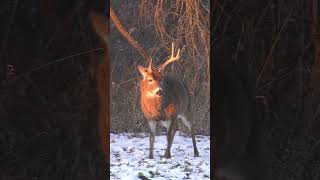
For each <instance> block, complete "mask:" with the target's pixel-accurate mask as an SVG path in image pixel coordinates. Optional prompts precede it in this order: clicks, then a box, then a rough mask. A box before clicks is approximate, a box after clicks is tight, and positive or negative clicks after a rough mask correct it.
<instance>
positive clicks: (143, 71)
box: [138, 66, 148, 77]
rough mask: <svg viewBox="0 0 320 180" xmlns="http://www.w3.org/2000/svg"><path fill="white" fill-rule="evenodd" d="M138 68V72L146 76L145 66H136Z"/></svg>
mask: <svg viewBox="0 0 320 180" xmlns="http://www.w3.org/2000/svg"><path fill="white" fill-rule="evenodd" d="M138 69H139V72H140V74H141V75H142V76H143V77H145V76H146V73H147V71H148V70H147V68H144V67H142V66H138Z"/></svg>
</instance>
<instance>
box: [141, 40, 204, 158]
mask: <svg viewBox="0 0 320 180" xmlns="http://www.w3.org/2000/svg"><path fill="white" fill-rule="evenodd" d="M179 58H180V49H179V50H178V52H177V54H176V55H175V56H174V44H173V43H172V53H171V57H170V58H169V59H168V60H166V61H165V62H164V63H163V64H161V65H160V66H159V67H157V68H154V67H153V66H152V59H150V62H149V66H148V67H142V66H140V65H139V66H138V69H139V72H140V74H141V75H142V80H141V81H140V93H141V101H140V102H141V108H142V111H143V113H144V116H145V118H146V119H147V121H148V124H149V127H150V149H149V158H150V159H152V158H153V148H154V140H155V132H156V126H157V124H158V123H160V124H161V125H162V126H164V127H165V128H166V129H167V148H166V151H165V154H164V157H165V158H171V153H170V149H171V146H172V143H173V139H174V136H175V133H176V131H177V120H181V121H182V123H183V124H184V125H186V126H187V127H188V129H189V131H190V133H191V138H192V143H193V150H194V156H195V157H197V156H199V152H198V149H197V145H196V139H195V135H194V132H193V124H192V120H193V117H192V109H191V102H190V96H189V92H188V90H187V88H186V86H185V85H184V84H183V83H182V82H180V81H179V80H177V79H175V78H173V77H170V76H165V75H164V73H163V72H164V69H165V67H166V66H167V65H168V64H170V63H172V62H174V61H177V60H179Z"/></svg>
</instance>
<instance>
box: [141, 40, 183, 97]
mask: <svg viewBox="0 0 320 180" xmlns="http://www.w3.org/2000/svg"><path fill="white" fill-rule="evenodd" d="M179 58H180V49H178V52H177V54H176V55H174V44H173V43H172V49H171V57H170V58H169V59H167V60H166V61H165V62H164V63H163V64H161V65H159V66H158V67H157V68H154V67H153V65H152V59H150V60H149V65H148V67H142V66H140V65H139V66H138V69H139V72H140V74H141V75H142V81H141V82H140V87H141V90H142V91H143V93H144V95H145V96H146V97H159V96H161V95H162V92H163V88H162V85H163V84H162V80H163V70H164V69H165V67H166V66H167V65H168V64H170V63H172V62H174V61H177V60H179Z"/></svg>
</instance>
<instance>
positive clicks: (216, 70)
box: [210, 59, 271, 180]
mask: <svg viewBox="0 0 320 180" xmlns="http://www.w3.org/2000/svg"><path fill="white" fill-rule="evenodd" d="M238 70H239V68H238V67H237V68H236V67H235V66H234V65H233V64H232V62H231V61H230V60H227V59H224V60H223V61H221V60H218V59H215V60H214V61H213V70H212V71H213V84H214V88H213V123H211V124H210V125H211V129H212V130H213V131H212V134H213V142H214V147H213V170H214V171H213V176H214V179H215V180H256V179H261V180H267V179H270V167H271V165H270V161H269V160H270V155H271V154H270V152H269V151H268V147H267V145H266V143H265V139H264V135H265V133H266V128H265V123H266V120H267V115H266V111H265V110H264V107H263V106H262V105H261V104H260V106H259V103H258V102H257V101H256V99H255V97H254V96H253V94H254V93H253V92H252V90H250V89H251V88H250V84H249V81H248V80H247V78H246V77H244V76H243V74H242V73H240V71H238Z"/></svg>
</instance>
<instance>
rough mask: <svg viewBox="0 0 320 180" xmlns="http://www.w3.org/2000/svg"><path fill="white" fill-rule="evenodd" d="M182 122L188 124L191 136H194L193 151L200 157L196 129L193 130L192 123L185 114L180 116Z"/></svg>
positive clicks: (195, 155)
mask: <svg viewBox="0 0 320 180" xmlns="http://www.w3.org/2000/svg"><path fill="white" fill-rule="evenodd" d="M178 117H179V118H180V119H181V121H182V123H183V124H184V125H186V126H187V127H188V129H189V132H190V134H191V138H192V144H193V153H194V157H199V151H198V148H197V141H196V137H195V135H194V130H193V126H192V125H191V123H190V122H189V121H188V120H187V119H186V117H185V116H182V115H179V116H178Z"/></svg>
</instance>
